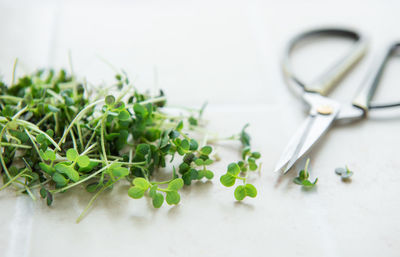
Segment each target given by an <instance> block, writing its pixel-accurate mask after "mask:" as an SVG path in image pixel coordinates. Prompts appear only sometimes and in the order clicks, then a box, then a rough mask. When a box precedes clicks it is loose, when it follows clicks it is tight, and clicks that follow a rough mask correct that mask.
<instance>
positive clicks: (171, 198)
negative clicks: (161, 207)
mask: <svg viewBox="0 0 400 257" xmlns="http://www.w3.org/2000/svg"><path fill="white" fill-rule="evenodd" d="M165 200H166V201H167V203H168V204H169V205H172V204H178V203H179V201H180V200H181V196H180V195H179V194H178V192H176V191H170V192H167V196H166V197H165Z"/></svg>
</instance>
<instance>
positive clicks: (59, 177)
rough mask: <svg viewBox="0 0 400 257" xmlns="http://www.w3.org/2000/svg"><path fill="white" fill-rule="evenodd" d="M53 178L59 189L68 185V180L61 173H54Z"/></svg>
mask: <svg viewBox="0 0 400 257" xmlns="http://www.w3.org/2000/svg"><path fill="white" fill-rule="evenodd" d="M52 178H53V181H54V182H56V184H57V186H58V187H63V186H65V185H67V184H68V180H67V179H66V178H65V177H64V176H63V175H61V174H60V173H57V172H56V173H54V174H53V177H52Z"/></svg>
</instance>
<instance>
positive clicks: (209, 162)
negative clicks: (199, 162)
mask: <svg viewBox="0 0 400 257" xmlns="http://www.w3.org/2000/svg"><path fill="white" fill-rule="evenodd" d="M213 162H214V161H213V160H211V159H207V160H205V161H204V165H211V164H212V163H213Z"/></svg>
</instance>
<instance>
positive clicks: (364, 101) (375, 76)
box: [353, 42, 400, 113]
mask: <svg viewBox="0 0 400 257" xmlns="http://www.w3.org/2000/svg"><path fill="white" fill-rule="evenodd" d="M396 55H400V42H396V43H394V44H392V45H390V47H388V48H387V49H386V50H385V52H384V54H383V56H382V57H381V59H380V60H379V62H377V63H376V65H375V66H374V67H373V68H372V70H371V71H370V72H369V73H368V76H367V77H366V79H365V81H364V83H362V85H361V87H360V90H359V92H358V93H357V95H356V97H355V98H354V100H353V105H354V106H357V107H359V108H362V109H363V110H364V112H365V113H367V112H368V110H369V109H377V108H389V107H395V106H400V102H398V103H385V104H373V103H371V99H372V97H373V96H374V94H375V91H376V88H377V87H378V85H379V81H380V79H381V77H382V74H383V72H384V70H385V67H386V64H387V62H388V61H389V59H390V58H391V57H394V56H396Z"/></svg>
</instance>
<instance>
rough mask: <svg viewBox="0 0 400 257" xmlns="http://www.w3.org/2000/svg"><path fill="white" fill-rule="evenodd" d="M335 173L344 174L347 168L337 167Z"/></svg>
mask: <svg viewBox="0 0 400 257" xmlns="http://www.w3.org/2000/svg"><path fill="white" fill-rule="evenodd" d="M335 173H336V174H338V175H342V174H343V173H346V169H345V168H336V169H335Z"/></svg>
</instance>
